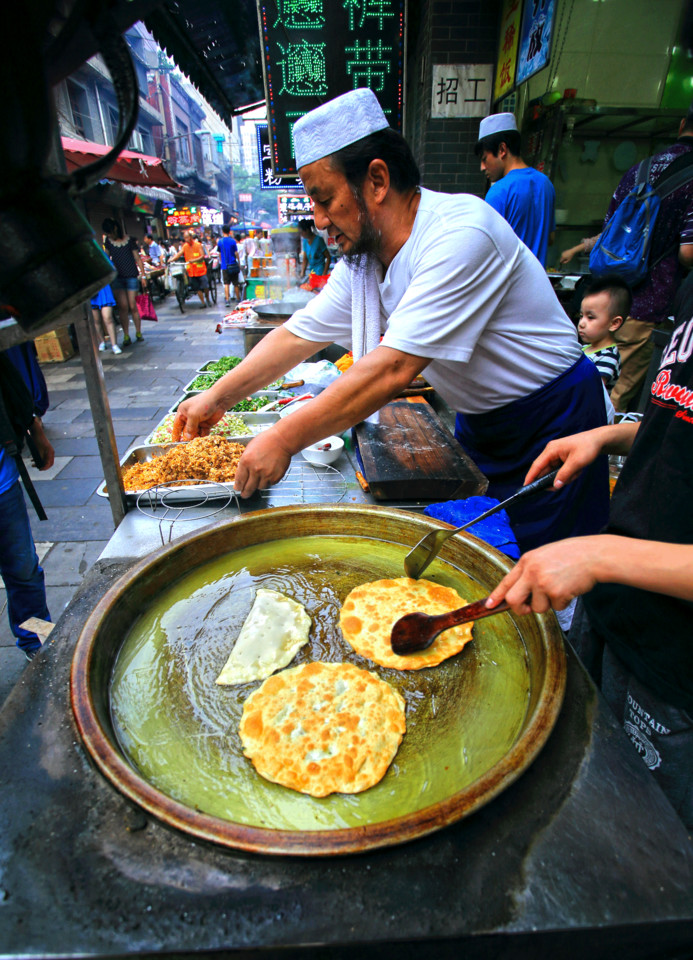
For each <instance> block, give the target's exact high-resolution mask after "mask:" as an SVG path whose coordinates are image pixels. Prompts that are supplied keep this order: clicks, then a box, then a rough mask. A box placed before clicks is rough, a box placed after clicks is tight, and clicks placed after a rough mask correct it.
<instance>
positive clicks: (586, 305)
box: [578, 290, 621, 343]
mask: <svg viewBox="0 0 693 960" xmlns="http://www.w3.org/2000/svg"><path fill="white" fill-rule="evenodd" d="M620 325H621V318H620V317H619V318H616V317H614V315H613V313H612V312H611V296H610V294H609V293H608V291H607V290H602V292H601V293H592V294H590V296H588V297H585V298H584V300H583V301H582V305H581V307H580V320H579V322H578V333H579V334H580V339H581V340H582V342H583V343H595V342H597V341H599V340H603V339H604V338H605V337H608V336H609V334H611V333H613V332H614V331H616V330H618V328H619V327H620Z"/></svg>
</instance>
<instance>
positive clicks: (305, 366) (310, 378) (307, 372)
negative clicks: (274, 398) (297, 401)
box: [284, 360, 340, 387]
mask: <svg viewBox="0 0 693 960" xmlns="http://www.w3.org/2000/svg"><path fill="white" fill-rule="evenodd" d="M339 375H340V374H339V370H338V369H337V367H335V365H334V364H333V363H330V361H329V360H318V362H317V363H299V364H298V366H297V367H294V368H293V370H289V372H288V373H287V374H285V376H284V379H285V380H303V381H304V383H310V384H312V385H315V386H318V387H328V386H329V385H330V384H331V383H332V382H333V381H334V380H336V379H337V377H338V376H339Z"/></svg>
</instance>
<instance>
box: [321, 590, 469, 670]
mask: <svg viewBox="0 0 693 960" xmlns="http://www.w3.org/2000/svg"><path fill="white" fill-rule="evenodd" d="M465 603H467V600H465V599H464V598H463V597H461V596H460V595H459V594H458V593H457V592H456V591H455V590H453V589H451V588H450V587H441V586H440V585H439V584H437V583H433V582H432V581H430V580H411V579H409V577H400V578H398V579H396V580H373V581H372V582H371V583H362V584H361V585H360V586H358V587H354V589H353V590H352V591H351V593H350V594H349V595H348V597H347V598H346V600H345V601H344V603H343V604H342V609H341V611H340V614H339V625H340V627H341V628H342V633H343V634H344V639H345V640H346V641H347V643H349V644H350V645H351V646H352V647H353V648H354V650H355V651H356V653H358V654H360V655H361V656H362V657H366V658H367V659H368V660H372V661H373V662H374V663H377V664H379V665H380V666H381V667H393V668H394V669H395V670H421V669H422V668H423V667H435V666H436V665H437V664H439V663H442V661H443V660H447V659H448V657H453V656H454V655H455V654H456V653H459V652H460V650H461V649H462V647H464V645H465V644H466V643H469V641H470V640H471V639H472V624H471V623H466V624H463V625H462V626H460V627H451V628H450V630H445V631H444V632H443V633H441V634H440V636H438V637H436V639H435V640H434V641H433V643H432V644H431V646H430V647H428V649H427V650H422V651H420V652H419V653H412V654H410V655H408V656H404V657H400V656H399V655H398V654H396V653H393V651H392V647H391V646H390V634H391V633H392V627H393V625H394V623H395V621H397V620H399V618H400V617H403V616H405V614H407V613H416V612H417V611H418V612H421V613H428V614H436V613H447V612H448V611H449V610H457V609H458V608H459V607H463V606H464V605H465Z"/></svg>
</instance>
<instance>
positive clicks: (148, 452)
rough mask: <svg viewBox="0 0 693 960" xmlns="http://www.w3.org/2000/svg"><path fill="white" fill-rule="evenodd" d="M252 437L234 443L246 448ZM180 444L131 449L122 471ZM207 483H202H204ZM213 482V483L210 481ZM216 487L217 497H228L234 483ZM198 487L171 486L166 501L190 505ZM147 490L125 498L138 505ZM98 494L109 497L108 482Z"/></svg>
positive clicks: (240, 438) (196, 494) (212, 497)
mask: <svg viewBox="0 0 693 960" xmlns="http://www.w3.org/2000/svg"><path fill="white" fill-rule="evenodd" d="M252 439H253V438H252V437H238V439H237V440H234V441H233V442H234V443H240V444H241V445H242V446H246V444H248V443H249V441H250V440H252ZM180 446H182V444H180V443H157V444H144V445H142V446H139V447H131V448H130V450H128V451H127V453H126V454H125V455H124V456H123V457H122V458H121V461H120V468H121V470H126V469H127V468H128V467H130V466H132V465H133V464H135V463H146V462H147V461H148V460H154V459H156V457H161V456H163V455H164V454H165V453H167V452H168V451H169V450H172V449H173V448H174V447H180ZM204 482H205V481H200V483H204ZM210 482H211V481H210ZM213 482H214V484H215V485H216V486H218V487H219V488H221V489H220V490H219V491H218V493H217V494H216V496H226V495H227V492H228V490H231V491H232V490H233V483H231V482H229V483H228V485H227V486H226V488H225V487H224V484H222V483H219V482H218V481H216V480H215V481H213ZM195 488H196V485H195V484H193V485H190V486H188V485H186V486H180V487H176V486H169V487H167V488H166V499H167V501H168V502H169V503H170V502H173V501H177V502H179V503H189V502H190V501H195V500H198V499H199V491H198V492H197V493H196V492H195ZM144 490H145V488H144V487H143V488H142V489H139V490H126V491H125V496H126V499H127V501H128V503H136V502H137V498H138V497H139V495H140V494H141V493H144ZM96 493H97V494H98V496H100V497H108V491H107V490H106V481H105V480H104V481H103V483H102V484H101V485H100V486H99V488H98V489H97V491H96ZM214 498H215V495H214V493H213V492H212V494H211V495H210V497H209V499H214Z"/></svg>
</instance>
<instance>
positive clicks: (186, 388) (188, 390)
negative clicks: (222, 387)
mask: <svg viewBox="0 0 693 960" xmlns="http://www.w3.org/2000/svg"><path fill="white" fill-rule="evenodd" d="M199 376H201V374H200V373H196V374H195V376H194V377H193V378H192V380H191V381H190V383H186V385H185V386H184V387H183V390H184V391H185V392H186V393H202V392H203V390H202V389H198V388H197V387H196V388H195V389H194V390H193V383H194V382H195V381H196V380H197V378H198V377H199ZM202 376H203V374H202ZM222 376H223V374H220V375H219V376H218V377H217V378H216V379H217V380H221V377H222ZM212 383H216V380H214V381H212ZM210 386H212V384H211V383H210Z"/></svg>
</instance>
